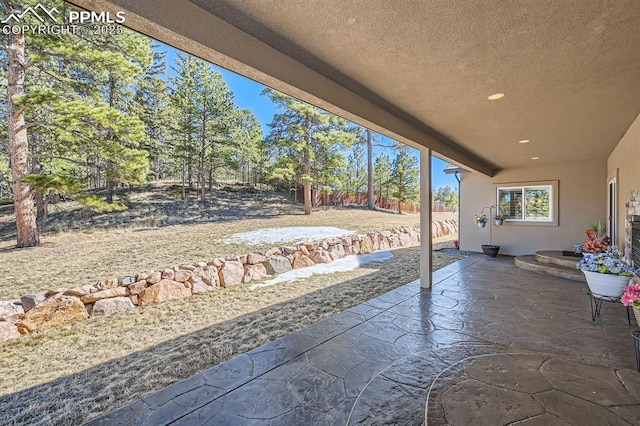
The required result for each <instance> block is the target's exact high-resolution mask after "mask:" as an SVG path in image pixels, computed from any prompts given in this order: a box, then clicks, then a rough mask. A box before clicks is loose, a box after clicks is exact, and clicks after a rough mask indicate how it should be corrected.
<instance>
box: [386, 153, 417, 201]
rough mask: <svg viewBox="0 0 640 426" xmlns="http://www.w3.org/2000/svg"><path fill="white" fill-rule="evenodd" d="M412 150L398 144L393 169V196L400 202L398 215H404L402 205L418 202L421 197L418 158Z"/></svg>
mask: <svg viewBox="0 0 640 426" xmlns="http://www.w3.org/2000/svg"><path fill="white" fill-rule="evenodd" d="M412 151H413V150H412V149H411V148H409V147H408V146H406V145H404V144H400V143H399V144H397V146H396V158H395V159H394V160H393V165H392V168H391V188H392V189H391V195H392V196H393V197H394V198H396V199H397V200H398V213H402V209H401V207H400V205H401V203H407V202H411V201H417V200H418V196H419V182H418V179H419V176H420V169H419V168H418V158H417V157H416V156H415V155H413V153H412Z"/></svg>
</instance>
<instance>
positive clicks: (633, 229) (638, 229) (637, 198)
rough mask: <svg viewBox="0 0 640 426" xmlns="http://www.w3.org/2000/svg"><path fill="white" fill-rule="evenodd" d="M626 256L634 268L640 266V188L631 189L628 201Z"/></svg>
mask: <svg viewBox="0 0 640 426" xmlns="http://www.w3.org/2000/svg"><path fill="white" fill-rule="evenodd" d="M624 246H625V249H624V257H625V259H626V260H627V262H629V263H631V264H632V265H633V267H634V268H640V189H639V190H636V191H631V194H630V196H629V201H628V202H627V220H626V221H625V245H624Z"/></svg>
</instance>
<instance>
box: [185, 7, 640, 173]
mask: <svg viewBox="0 0 640 426" xmlns="http://www.w3.org/2000/svg"><path fill="white" fill-rule="evenodd" d="M192 3H194V4H196V5H198V6H199V7H201V8H202V9H204V10H206V11H208V12H210V13H211V14H213V15H215V16H217V17H219V18H221V19H223V20H224V21H226V22H228V23H230V24H231V25H233V26H235V27H237V28H239V29H240V30H242V31H244V32H245V33H247V34H249V35H251V36H253V37H255V38H257V39H259V40H261V41H262V42H264V43H266V44H267V45H269V46H271V47H273V48H275V49H277V50H279V51H281V52H283V53H285V54H286V55H287V56H289V57H291V58H293V59H295V60H296V61H299V62H301V63H302V64H304V65H307V66H308V67H310V68H313V69H314V70H316V71H318V72H319V73H321V74H322V75H324V76H326V77H328V78H330V79H331V80H333V81H335V82H337V83H339V84H341V85H343V86H345V87H347V88H349V89H350V90H352V91H354V92H356V93H358V94H359V95H361V96H363V97H365V98H367V99H368V100H370V101H372V102H373V103H375V104H376V105H379V106H382V107H384V108H385V109H387V110H388V111H391V112H393V113H394V114H395V115H396V116H399V117H402V118H407V119H408V120H411V119H413V118H415V119H416V120H418V121H419V122H421V123H424V124H426V125H428V126H429V127H431V128H433V129H435V130H436V131H437V132H440V133H442V134H444V135H446V136H448V137H449V138H450V139H451V140H452V141H454V142H455V143H457V144H460V145H461V146H462V147H463V148H464V149H466V150H469V151H471V152H472V153H474V154H476V155H478V156H480V157H482V158H484V159H485V160H487V162H488V163H491V164H493V165H495V166H497V167H498V168H510V167H523V166H531V165H534V162H533V161H532V160H531V157H534V156H537V157H540V159H539V160H537V161H536V162H535V164H541V163H550V162H571V161H580V160H586V159H598V158H600V159H604V158H606V157H607V156H608V154H609V153H610V152H611V150H612V149H613V148H614V147H615V144H616V143H617V142H618V141H619V140H620V138H621V137H622V136H623V134H624V132H625V130H626V129H627V128H628V127H629V125H630V124H631V122H632V121H633V119H634V118H635V117H636V116H637V115H638V114H639V113H640V47H639V46H640V1H638V0H615V1H602V0H588V1H585V0H575V1H572V0H557V1H548V0H547V1H544V0H520V1H504V0H482V1H479V0H478V1H471V0H437V1H435V0H418V1H409V0H396V1H385V0H298V1H292V0H278V1H277V0H244V1H232V0H217V1H207V0H193V1H192ZM495 92H504V93H506V96H505V97H504V98H503V99H501V100H498V101H488V100H487V96H488V95H489V94H491V93H495ZM522 139H530V140H531V142H530V143H528V144H518V141H519V140H522Z"/></svg>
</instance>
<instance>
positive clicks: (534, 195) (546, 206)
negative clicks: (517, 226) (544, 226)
mask: <svg viewBox="0 0 640 426" xmlns="http://www.w3.org/2000/svg"><path fill="white" fill-rule="evenodd" d="M524 197H525V220H541V221H550V220H551V204H550V199H551V188H550V187H544V188H525V189H524Z"/></svg>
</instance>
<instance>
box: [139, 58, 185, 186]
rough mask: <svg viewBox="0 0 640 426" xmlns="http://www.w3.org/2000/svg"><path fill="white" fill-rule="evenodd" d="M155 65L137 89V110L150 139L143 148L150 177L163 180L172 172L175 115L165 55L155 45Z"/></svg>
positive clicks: (150, 68) (149, 69)
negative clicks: (166, 73)
mask: <svg viewBox="0 0 640 426" xmlns="http://www.w3.org/2000/svg"><path fill="white" fill-rule="evenodd" d="M152 49H153V65H152V66H151V67H149V68H148V69H147V71H146V74H145V78H144V79H143V80H141V81H140V83H139V85H138V87H137V88H136V94H135V98H134V101H135V108H136V111H135V112H136V113H137V115H138V116H139V117H140V120H142V122H143V123H144V124H145V131H146V134H147V140H146V142H144V143H143V144H142V145H141V148H142V149H144V150H145V151H147V152H148V153H149V160H150V163H151V170H150V173H151V175H153V176H154V178H155V179H156V180H160V179H162V178H165V177H167V176H169V175H170V174H171V173H172V170H171V165H170V159H169V156H170V154H169V149H170V147H171V146H172V145H173V144H174V143H175V138H174V137H173V132H172V131H171V130H172V128H174V127H175V123H174V121H175V116H176V115H175V112H174V111H173V105H172V103H171V99H170V96H169V86H168V84H167V82H166V80H165V79H164V78H162V75H163V74H164V73H165V71H166V60H165V56H166V52H162V51H160V50H159V46H158V45H152Z"/></svg>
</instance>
